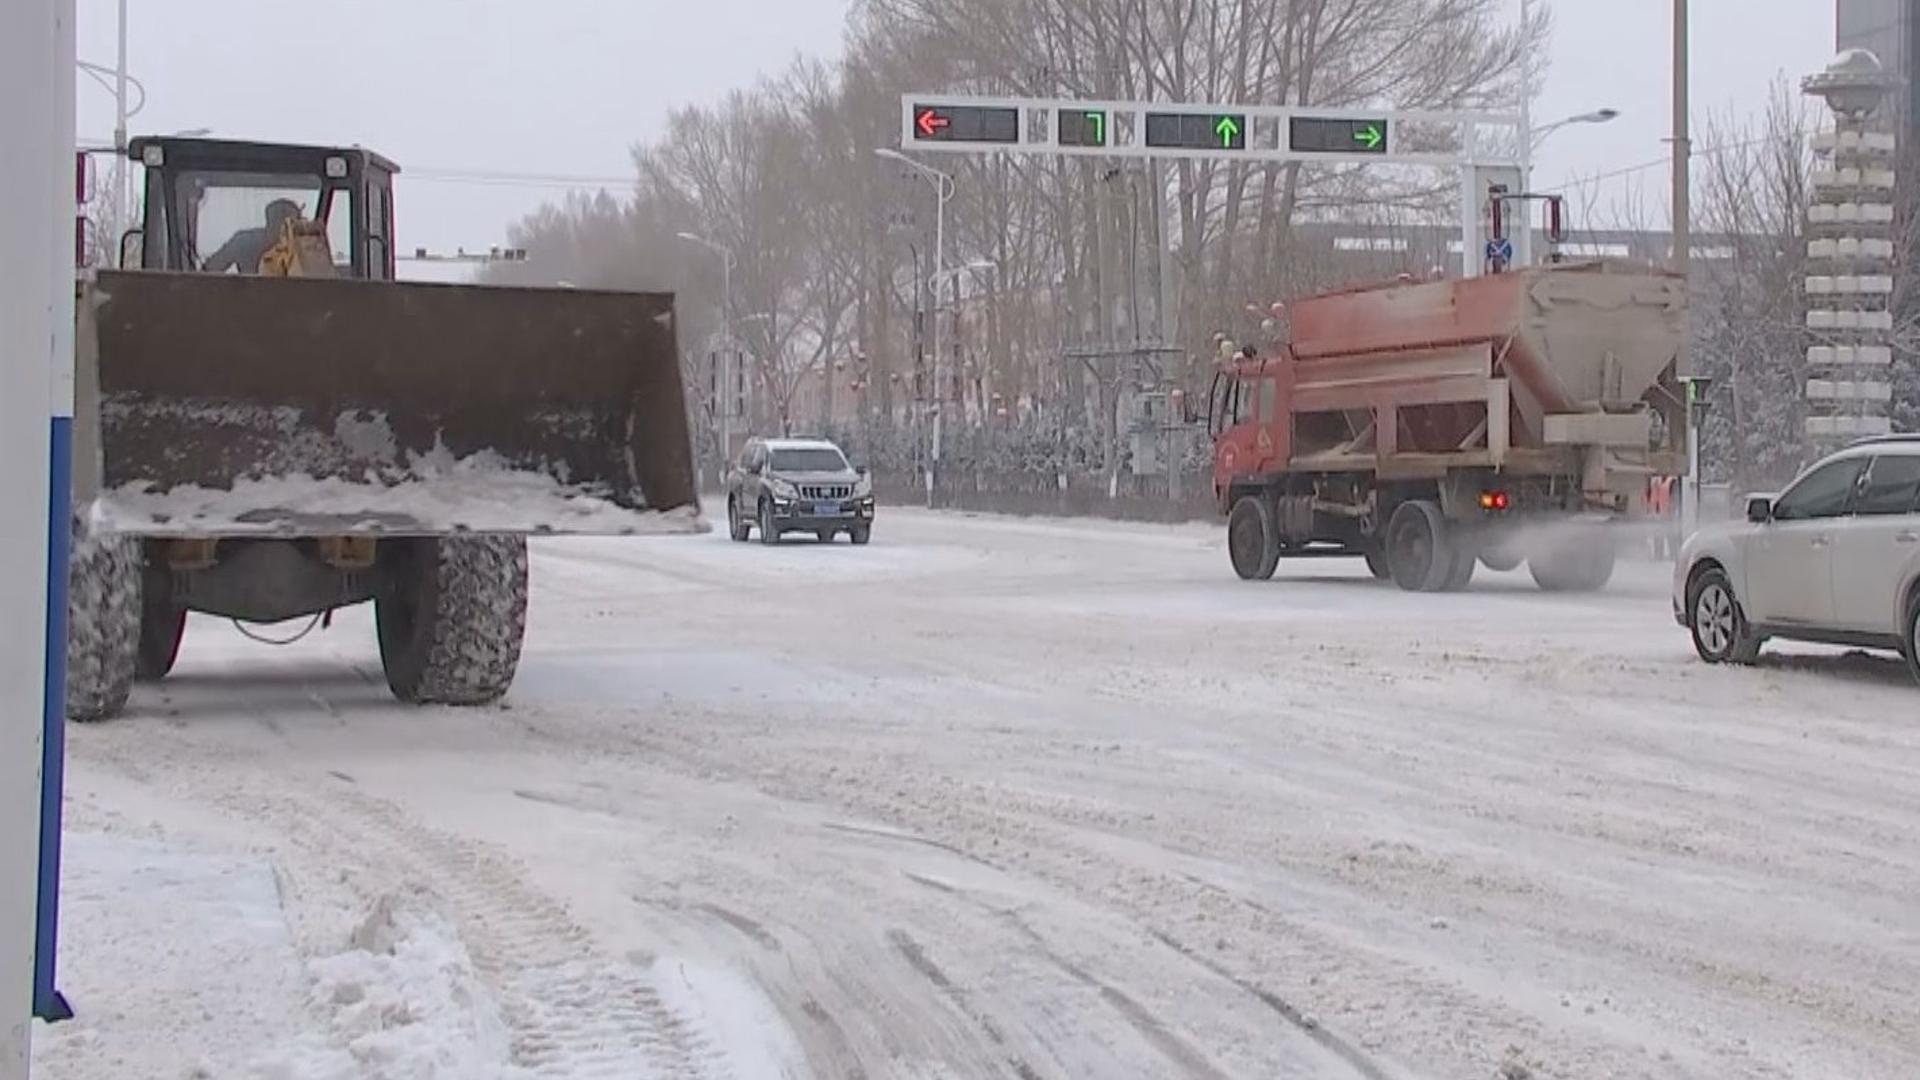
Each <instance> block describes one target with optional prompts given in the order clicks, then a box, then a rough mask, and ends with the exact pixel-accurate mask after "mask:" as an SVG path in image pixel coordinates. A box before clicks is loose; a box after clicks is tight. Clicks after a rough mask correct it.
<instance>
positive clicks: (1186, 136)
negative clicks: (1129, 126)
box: [1147, 112, 1247, 150]
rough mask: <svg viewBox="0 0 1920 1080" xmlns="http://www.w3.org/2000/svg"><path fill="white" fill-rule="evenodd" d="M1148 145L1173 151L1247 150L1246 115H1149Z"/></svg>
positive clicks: (1154, 113)
mask: <svg viewBox="0 0 1920 1080" xmlns="http://www.w3.org/2000/svg"><path fill="white" fill-rule="evenodd" d="M1147 145H1148V146H1150V147H1154V148H1156V149H1158V148H1165V149H1170V150H1245V149H1246V148H1247V117H1246V114H1245V113H1161V112H1150V113H1148V114H1147Z"/></svg>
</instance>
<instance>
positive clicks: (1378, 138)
mask: <svg viewBox="0 0 1920 1080" xmlns="http://www.w3.org/2000/svg"><path fill="white" fill-rule="evenodd" d="M1385 139H1386V136H1385V135H1384V134H1382V133H1381V131H1380V125H1378V124H1368V125H1366V126H1365V127H1360V128H1355V129H1354V131H1353V141H1354V142H1357V143H1359V144H1360V145H1361V146H1364V147H1366V148H1367V149H1369V150H1378V149H1379V148H1380V143H1381V142H1382V141H1384V140H1385Z"/></svg>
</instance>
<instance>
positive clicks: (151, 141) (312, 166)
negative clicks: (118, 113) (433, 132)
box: [120, 138, 400, 280]
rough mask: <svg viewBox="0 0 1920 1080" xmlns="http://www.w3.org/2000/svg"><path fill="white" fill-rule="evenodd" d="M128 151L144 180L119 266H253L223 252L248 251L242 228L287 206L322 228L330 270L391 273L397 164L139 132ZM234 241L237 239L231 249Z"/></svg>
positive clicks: (313, 149) (341, 151)
mask: <svg viewBox="0 0 1920 1080" xmlns="http://www.w3.org/2000/svg"><path fill="white" fill-rule="evenodd" d="M127 153H128V156H129V157H131V158H132V159H133V161H134V163H135V164H138V165H140V166H142V167H143V168H144V170H145V174H146V177H145V183H144V187H143V200H142V205H143V207H144V213H143V214H142V219H141V225H140V227H139V228H137V229H134V230H131V231H130V232H129V233H128V234H127V236H126V237H124V238H123V239H122V241H121V247H120V265H121V266H123V267H136V266H137V267H139V268H140V269H143V270H190V271H203V270H211V271H215V272H222V273H225V272H235V271H237V272H241V273H247V272H251V271H250V270H249V269H247V268H245V267H236V266H234V265H232V263H231V261H230V260H229V259H227V258H226V257H224V256H222V255H221V253H222V252H223V250H224V251H226V252H234V251H242V250H244V249H247V248H249V247H250V246H251V245H250V244H249V243H248V242H247V241H249V239H250V238H251V237H250V236H249V231H250V230H252V231H254V232H253V234H252V235H264V233H265V230H266V229H267V228H268V226H269V224H270V222H272V221H273V220H275V218H274V215H276V214H280V213H283V212H284V210H283V208H284V207H286V206H287V205H288V204H291V205H292V206H293V207H296V208H297V209H298V210H299V212H300V215H301V216H302V217H303V218H305V219H307V220H309V221H317V222H324V223H325V224H326V234H327V242H328V247H329V248H330V249H331V252H332V258H333V267H334V273H335V274H336V275H337V276H339V277H350V278H363V279H376V280H392V278H393V276H394V249H393V177H394V174H395V173H397V172H399V171H400V170H399V167H398V166H396V165H395V164H394V163H393V162H391V161H388V160H387V159H386V158H383V157H381V156H380V155H378V154H375V153H373V152H371V151H368V150H362V149H359V148H357V147H344V148H343V147H318V146H287V145H281V144H276V143H253V142H234V141H230V140H224V139H187V138H139V139H135V140H133V142H132V144H131V145H130V146H129V147H128V150H127ZM236 237H240V239H241V241H242V242H241V243H239V244H237V245H234V246H231V247H229V246H228V245H229V242H230V241H233V240H234V239H235V238H236ZM217 256H218V257H217ZM216 263H219V264H222V265H220V266H219V267H218V269H217V270H216V267H215V264H216Z"/></svg>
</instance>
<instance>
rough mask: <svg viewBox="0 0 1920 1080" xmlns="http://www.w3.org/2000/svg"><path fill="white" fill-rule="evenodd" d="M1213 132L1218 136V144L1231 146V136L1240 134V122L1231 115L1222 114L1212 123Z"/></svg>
mask: <svg viewBox="0 0 1920 1080" xmlns="http://www.w3.org/2000/svg"><path fill="white" fill-rule="evenodd" d="M1213 133H1214V134H1215V135H1218V136H1220V145H1221V146H1224V147H1228V148H1232V146H1233V137H1234V136H1235V135H1238V134H1240V124H1239V122H1238V121H1236V120H1234V118H1233V117H1231V116H1223V117H1221V118H1220V119H1219V121H1218V122H1217V123H1215V124H1214V125H1213Z"/></svg>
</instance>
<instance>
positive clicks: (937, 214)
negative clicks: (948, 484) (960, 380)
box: [873, 146, 953, 506]
mask: <svg viewBox="0 0 1920 1080" xmlns="http://www.w3.org/2000/svg"><path fill="white" fill-rule="evenodd" d="M873 154H874V156H875V157H880V158H885V159H887V160H888V161H897V162H899V163H900V164H902V165H905V166H907V167H908V168H910V169H912V170H914V171H915V172H916V173H918V174H919V175H920V177H921V179H923V180H925V181H927V182H928V183H930V184H932V185H933V199H934V208H933V267H934V270H933V278H932V279H930V280H932V281H935V282H937V281H938V280H939V279H940V278H941V277H942V276H943V275H944V274H945V273H946V265H947V200H948V199H950V198H952V197H953V177H952V176H950V175H948V174H946V173H943V172H941V171H940V170H939V169H936V168H933V167H932V166H930V165H922V164H921V163H919V162H918V161H915V160H913V159H912V158H910V157H908V156H907V155H905V154H903V153H901V152H900V151H898V150H895V149H892V148H891V147H886V146H882V147H877V148H875V150H874V151H873ZM915 287H916V288H917V287H918V283H917V282H916V283H915ZM929 288H930V289H931V291H932V292H933V302H934V315H933V334H932V342H933V369H934V371H935V373H936V375H935V378H934V394H935V399H936V401H937V400H938V395H939V377H938V374H937V373H938V372H939V370H940V313H939V308H940V292H939V287H938V286H937V285H932V286H929ZM939 460H940V413H939V411H938V409H937V408H936V409H935V411H934V414H933V457H932V461H931V464H929V465H928V466H927V505H928V506H932V505H933V470H934V466H935V465H938V464H939Z"/></svg>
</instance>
